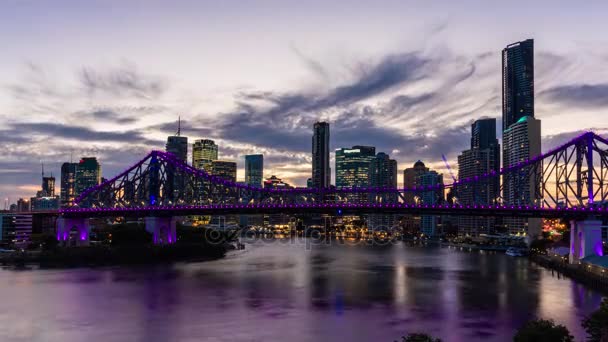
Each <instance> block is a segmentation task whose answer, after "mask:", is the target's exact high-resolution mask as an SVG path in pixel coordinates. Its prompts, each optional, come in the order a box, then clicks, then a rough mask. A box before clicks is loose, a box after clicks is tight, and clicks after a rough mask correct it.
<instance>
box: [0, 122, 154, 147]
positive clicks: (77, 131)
mask: <svg viewBox="0 0 608 342" xmlns="http://www.w3.org/2000/svg"><path fill="white" fill-rule="evenodd" d="M10 128H11V130H8V131H5V132H6V134H7V136H12V135H18V134H19V132H28V133H29V134H32V133H35V134H36V135H45V136H48V137H52V138H53V139H69V140H80V141H87V142H91V141H97V142H105V143H107V142H121V143H139V144H156V145H159V144H162V142H161V141H158V140H152V139H147V138H146V137H144V136H143V135H142V134H141V133H140V132H138V131H124V132H105V131H94V130H91V129H89V128H86V127H82V126H71V125H65V124H58V123H14V124H11V125H10Z"/></svg>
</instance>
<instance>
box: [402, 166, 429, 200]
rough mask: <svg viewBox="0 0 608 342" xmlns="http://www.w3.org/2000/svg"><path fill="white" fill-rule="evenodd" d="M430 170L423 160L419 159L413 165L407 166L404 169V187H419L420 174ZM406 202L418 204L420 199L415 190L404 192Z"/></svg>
mask: <svg viewBox="0 0 608 342" xmlns="http://www.w3.org/2000/svg"><path fill="white" fill-rule="evenodd" d="M427 172H429V168H428V167H426V166H425V165H424V163H423V162H422V161H420V160H419V161H417V162H415V163H414V166H413V167H410V168H407V169H405V170H403V187H404V188H406V189H413V188H416V187H419V186H420V184H418V181H419V179H420V176H421V175H423V174H424V173H427ZM403 196H404V198H405V200H404V202H405V203H406V204H416V203H417V200H418V196H417V195H416V192H414V191H406V192H405V193H404V194H403Z"/></svg>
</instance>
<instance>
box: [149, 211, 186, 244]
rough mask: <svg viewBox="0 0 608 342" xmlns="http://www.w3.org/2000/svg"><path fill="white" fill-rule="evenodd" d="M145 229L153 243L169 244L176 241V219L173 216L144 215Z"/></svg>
mask: <svg viewBox="0 0 608 342" xmlns="http://www.w3.org/2000/svg"><path fill="white" fill-rule="evenodd" d="M144 221H145V224H146V231H147V232H148V233H150V234H152V241H153V242H154V244H155V245H169V244H174V243H175V242H177V231H176V228H177V221H178V218H177V217H175V216H167V217H154V216H150V217H146V218H145V219H144Z"/></svg>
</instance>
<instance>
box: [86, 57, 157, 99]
mask: <svg viewBox="0 0 608 342" xmlns="http://www.w3.org/2000/svg"><path fill="white" fill-rule="evenodd" d="M78 78H79V80H80V82H81V84H82V86H83V87H84V89H85V91H86V93H87V94H89V95H90V96H94V95H97V94H108V95H113V96H127V97H128V96H133V97H136V98H145V99H154V98H158V97H160V96H161V95H162V94H163V93H164V92H165V90H166V89H167V87H168V84H167V82H166V81H165V80H164V79H162V78H160V77H155V76H149V75H142V74H141V73H139V72H138V71H137V68H136V67H135V66H134V65H132V64H129V63H125V64H123V65H122V66H120V67H117V68H112V69H108V70H101V71H100V70H95V69H93V68H91V67H83V68H82V69H81V70H80V71H79V73H78Z"/></svg>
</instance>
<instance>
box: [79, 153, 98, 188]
mask: <svg viewBox="0 0 608 342" xmlns="http://www.w3.org/2000/svg"><path fill="white" fill-rule="evenodd" d="M100 183H101V165H100V164H99V162H98V161H97V158H95V157H88V158H87V157H85V158H82V159H80V162H79V163H78V165H76V179H75V188H76V194H75V195H76V196H79V195H80V194H81V193H82V192H84V191H85V190H86V189H88V188H90V187H93V186H96V185H99V184H100Z"/></svg>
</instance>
